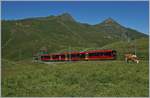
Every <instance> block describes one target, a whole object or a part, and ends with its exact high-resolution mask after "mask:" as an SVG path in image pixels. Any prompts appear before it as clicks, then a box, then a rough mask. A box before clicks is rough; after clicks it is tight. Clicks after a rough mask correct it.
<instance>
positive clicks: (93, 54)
mask: <svg viewBox="0 0 150 98" xmlns="http://www.w3.org/2000/svg"><path fill="white" fill-rule="evenodd" d="M89 56H99V53H98V52H97V53H89Z"/></svg>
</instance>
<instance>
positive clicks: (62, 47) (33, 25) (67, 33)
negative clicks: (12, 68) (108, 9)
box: [2, 13, 148, 61]
mask: <svg viewBox="0 0 150 98" xmlns="http://www.w3.org/2000/svg"><path fill="white" fill-rule="evenodd" d="M128 37H130V39H138V38H141V37H148V36H147V35H145V34H143V33H140V32H138V31H136V30H133V29H129V28H126V27H124V26H121V25H120V24H119V23H117V22H116V21H115V20H113V19H111V18H108V19H106V20H104V21H103V22H101V23H99V24H97V25H89V24H83V23H79V22H77V21H75V20H74V19H73V18H72V16H71V15H69V14H68V13H64V14H62V15H58V16H48V17H41V18H31V19H23V20H13V21H2V57H3V58H5V59H9V60H16V61H18V60H23V59H28V58H32V54H33V53H37V52H38V51H39V49H41V48H42V47H47V49H48V51H49V52H50V53H53V52H62V51H66V50H68V48H69V47H71V48H72V50H76V49H78V50H80V49H85V48H100V47H102V46H104V45H107V44H111V43H113V42H118V41H121V40H122V39H126V38H128Z"/></svg>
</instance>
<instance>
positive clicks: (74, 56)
mask: <svg viewBox="0 0 150 98" xmlns="http://www.w3.org/2000/svg"><path fill="white" fill-rule="evenodd" d="M114 59H116V51H115V50H91V51H86V52H66V53H57V54H42V55H40V60H42V61H80V60H114Z"/></svg>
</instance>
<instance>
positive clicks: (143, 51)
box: [102, 38, 149, 60]
mask: <svg viewBox="0 0 150 98" xmlns="http://www.w3.org/2000/svg"><path fill="white" fill-rule="evenodd" d="M134 45H135V46H134ZM134 47H136V48H134ZM102 49H114V50H116V51H117V54H118V59H123V58H124V54H125V53H135V51H136V54H137V56H138V57H140V59H145V60H148V59H149V39H148V38H140V39H136V40H132V41H130V42H127V41H120V42H115V43H112V44H108V45H105V46H104V47H102ZM135 49H136V50H135Z"/></svg>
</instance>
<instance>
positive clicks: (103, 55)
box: [87, 50, 116, 60]
mask: <svg viewBox="0 0 150 98" xmlns="http://www.w3.org/2000/svg"><path fill="white" fill-rule="evenodd" d="M87 53H88V58H87V60H113V59H116V51H115V50H94V51H88V52H87Z"/></svg>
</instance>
